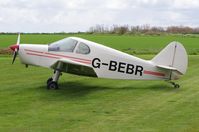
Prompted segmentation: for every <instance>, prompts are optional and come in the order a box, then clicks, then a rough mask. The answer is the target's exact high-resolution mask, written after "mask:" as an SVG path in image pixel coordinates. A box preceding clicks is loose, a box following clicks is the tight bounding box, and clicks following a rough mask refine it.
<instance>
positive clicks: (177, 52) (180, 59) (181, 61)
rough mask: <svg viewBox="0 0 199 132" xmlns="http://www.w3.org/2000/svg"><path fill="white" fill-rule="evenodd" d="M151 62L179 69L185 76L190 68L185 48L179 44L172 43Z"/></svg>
mask: <svg viewBox="0 0 199 132" xmlns="http://www.w3.org/2000/svg"><path fill="white" fill-rule="evenodd" d="M151 62H153V63H155V64H156V65H162V66H167V67H172V68H175V69H177V71H178V72H180V73H181V74H185V73H186V70H187V66H188V56H187V52H186V50H185V48H184V46H183V45H182V44H181V43H179V42H171V43H170V44H169V45H167V46H166V47H165V48H164V49H163V50H162V51H161V52H160V53H159V54H157V55H156V56H155V57H154V58H153V59H152V60H151Z"/></svg>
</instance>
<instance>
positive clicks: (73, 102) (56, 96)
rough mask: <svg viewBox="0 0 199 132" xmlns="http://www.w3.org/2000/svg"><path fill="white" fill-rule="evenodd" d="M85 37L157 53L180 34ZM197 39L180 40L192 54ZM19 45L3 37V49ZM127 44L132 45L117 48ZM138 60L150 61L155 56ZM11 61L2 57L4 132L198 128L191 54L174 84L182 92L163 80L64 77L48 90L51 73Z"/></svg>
mask: <svg viewBox="0 0 199 132" xmlns="http://www.w3.org/2000/svg"><path fill="white" fill-rule="evenodd" d="M80 36H81V35H80ZM64 37H65V36H61V35H54V36H51V37H49V35H40V36H39V35H24V36H23V35H22V42H23V43H29V42H30V43H42V42H44V43H49V42H52V41H55V40H58V39H60V38H64ZM81 37H83V38H87V39H89V40H94V41H96V42H100V43H104V44H105V43H106V45H110V46H111V47H113V48H117V49H120V50H123V49H125V48H130V46H131V45H133V46H132V48H135V49H136V50H137V49H138V50H139V49H146V48H147V47H148V46H151V47H152V48H154V49H155V50H157V51H159V49H160V48H162V47H164V46H165V45H166V44H167V43H168V42H169V41H170V40H174V39H175V40H176V38H175V37H176V36H165V37H164V36H162V37H152V36H148V37H147V36H143V37H141V36H139V37H138V36H137V37H136V36H134V37H133V36H108V35H96V36H92V35H83V36H81ZM109 37H110V38H109ZM177 38H178V37H177ZM198 39H199V38H189V37H188V38H183V37H182V38H181V37H179V40H178V41H180V42H182V43H183V44H184V45H185V47H186V48H188V49H189V51H191V50H197V49H198V48H199V46H198V44H197V40H198ZM8 40H9V41H8ZM133 40H137V41H133ZM160 40H162V41H160ZM15 41H16V35H11V36H9V35H5V36H0V42H1V43H0V47H2V48H4V47H6V46H8V45H10V43H15ZM112 41H113V42H112ZM158 41H159V42H158ZM2 42H5V43H2ZM127 42H130V43H128V44H129V45H125V44H124V45H119V44H120V43H126V44H127ZM136 42H137V43H138V42H139V43H140V44H136ZM148 44H149V45H148ZM153 44H154V45H153ZM152 45H153V46H152ZM137 56H138V57H141V58H145V59H151V58H152V57H153V56H154V55H137ZM11 61H12V58H11V57H3V56H0V73H1V74H0V84H1V87H0V131H2V132H4V131H20V132H23V131H36V132H40V131H41V132H43V131H48V132H49V131H52V132H54V131H85V132H88V131H100V132H101V131H107V132H109V131H114V132H115V131H151V132H160V131H163V132H164V131H165V132H181V131H185V132H186V131H187V132H196V131H198V130H199V125H198V124H199V98H198V97H199V68H198V67H199V55H189V68H188V71H187V74H186V75H185V76H183V77H182V78H181V79H180V80H178V81H176V82H177V83H179V84H180V85H181V88H180V89H175V88H173V87H172V86H171V85H170V84H168V83H166V82H164V81H124V80H108V79H96V78H88V77H80V76H75V75H70V74H63V76H61V78H60V82H59V83H60V90H46V80H47V78H48V77H50V76H52V73H53V71H51V70H49V69H45V68H41V67H31V66H30V67H29V68H28V69H27V68H25V66H24V65H21V64H20V62H19V60H18V59H17V60H16V63H15V64H14V65H11Z"/></svg>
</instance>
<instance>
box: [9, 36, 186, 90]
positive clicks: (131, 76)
mask: <svg viewBox="0 0 199 132" xmlns="http://www.w3.org/2000/svg"><path fill="white" fill-rule="evenodd" d="M10 48H11V49H12V50H13V52H14V55H13V61H12V63H14V61H15V59H16V56H17V54H19V58H20V60H21V62H22V63H23V64H25V65H26V66H28V65H33V66H41V67H46V68H50V69H53V70H54V74H53V76H52V77H50V78H49V79H48V80H47V88H48V89H58V80H59V77H60V75H61V73H62V72H66V73H71V74H76V75H83V76H90V77H97V78H109V79H125V80H166V81H169V82H170V83H171V84H172V85H173V86H174V87H176V88H179V87H180V85H179V84H176V83H174V82H172V81H171V80H176V79H179V78H180V77H181V76H182V75H184V74H185V73H186V70H187V65H188V57H187V53H186V50H185V48H184V47H183V45H182V44H180V43H179V42H171V43H170V44H168V45H167V46H166V48H164V49H163V50H162V51H161V52H160V53H159V54H157V55H156V56H155V57H154V58H153V59H152V60H144V59H141V58H138V57H135V56H132V55H129V54H126V53H123V52H121V51H118V50H115V49H112V48H109V47H106V46H104V45H101V44H98V43H95V42H91V41H88V40H85V39H82V38H78V37H68V38H65V39H62V40H59V41H56V42H53V43H51V44H48V45H46V44H20V34H19V35H18V39H17V44H15V45H12V46H10Z"/></svg>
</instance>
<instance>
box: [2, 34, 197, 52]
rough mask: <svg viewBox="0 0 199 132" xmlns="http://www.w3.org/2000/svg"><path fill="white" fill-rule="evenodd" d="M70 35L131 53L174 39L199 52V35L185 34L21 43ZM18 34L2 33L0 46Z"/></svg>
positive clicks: (150, 49)
mask: <svg viewBox="0 0 199 132" xmlns="http://www.w3.org/2000/svg"><path fill="white" fill-rule="evenodd" d="M68 36H78V37H82V38H85V39H88V40H91V41H95V42H98V43H101V44H104V45H107V46H109V47H112V48H116V49H118V50H121V51H125V52H127V53H130V54H149V53H150V54H155V53H157V52H159V51H160V50H161V49H162V48H164V47H165V46H166V45H167V44H168V43H170V42H172V41H179V42H181V43H182V44H183V45H184V46H185V48H186V49H187V51H188V53H189V54H195V55H196V54H199V43H198V42H199V37H197V36H195V37H194V36H183V35H164V36H133V35H122V36H118V35H86V34H76V35H21V43H36V44H37V43H38V44H42V43H44V44H48V43H51V42H54V41H57V40H59V39H62V38H65V37H68ZM16 39H17V35H0V48H5V47H8V46H9V45H11V44H15V43H16Z"/></svg>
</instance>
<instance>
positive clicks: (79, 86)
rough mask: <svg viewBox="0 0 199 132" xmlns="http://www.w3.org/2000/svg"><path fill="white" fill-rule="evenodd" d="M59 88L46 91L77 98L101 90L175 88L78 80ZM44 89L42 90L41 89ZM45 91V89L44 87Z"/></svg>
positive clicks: (168, 89) (165, 89)
mask: <svg viewBox="0 0 199 132" xmlns="http://www.w3.org/2000/svg"><path fill="white" fill-rule="evenodd" d="M59 86H60V89H59V90H48V92H50V93H53V94H56V95H58V96H64V97H67V98H78V97H82V96H85V95H87V94H91V93H95V92H103V91H107V92H109V91H111V92H112V91H121V92H123V91H133V90H148V91H150V90H152V91H165V92H166V91H173V90H175V88H173V87H172V86H170V85H168V84H167V83H165V84H155V85H149V86H121V87H111V86H102V85H100V86H98V85H87V84H85V83H80V82H75V81H74V82H73V81H70V82H64V83H60V84H59ZM45 87H46V86H41V87H40V89H44V88H45ZM42 91H44V90H42ZM45 92H46V89H45Z"/></svg>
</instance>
